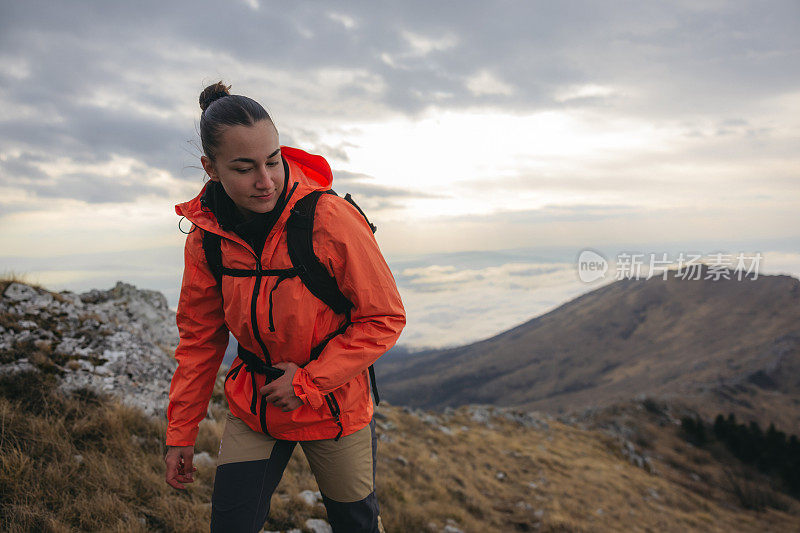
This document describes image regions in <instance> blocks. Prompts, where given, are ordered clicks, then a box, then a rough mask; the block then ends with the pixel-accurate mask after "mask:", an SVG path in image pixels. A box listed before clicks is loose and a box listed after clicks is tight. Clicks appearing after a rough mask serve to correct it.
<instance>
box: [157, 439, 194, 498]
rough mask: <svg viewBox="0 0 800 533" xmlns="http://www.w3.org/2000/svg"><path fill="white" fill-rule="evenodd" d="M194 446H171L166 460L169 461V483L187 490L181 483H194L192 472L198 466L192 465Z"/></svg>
mask: <svg viewBox="0 0 800 533" xmlns="http://www.w3.org/2000/svg"><path fill="white" fill-rule="evenodd" d="M193 457H194V446H169V447H168V448H167V455H166V456H164V462H166V463H167V484H169V485H171V486H173V487H175V488H176V489H183V490H185V489H186V487H185V486H183V485H181V483H193V482H194V479H193V477H192V474H193V473H194V472H195V471H197V468H195V467H193V466H192V458H193Z"/></svg>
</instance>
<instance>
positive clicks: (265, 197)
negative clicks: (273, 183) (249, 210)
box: [253, 194, 272, 200]
mask: <svg viewBox="0 0 800 533" xmlns="http://www.w3.org/2000/svg"><path fill="white" fill-rule="evenodd" d="M253 198H259V199H261V200H269V199H270V198H272V194H261V195H253Z"/></svg>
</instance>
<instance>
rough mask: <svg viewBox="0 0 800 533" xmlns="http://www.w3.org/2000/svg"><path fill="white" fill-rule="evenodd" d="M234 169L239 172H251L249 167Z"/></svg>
mask: <svg viewBox="0 0 800 533" xmlns="http://www.w3.org/2000/svg"><path fill="white" fill-rule="evenodd" d="M233 170H235V171H236V172H238V173H239V174H244V173H245V172H249V171H250V169H249V168H234V169H233Z"/></svg>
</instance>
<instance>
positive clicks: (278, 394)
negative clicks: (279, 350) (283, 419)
mask: <svg viewBox="0 0 800 533" xmlns="http://www.w3.org/2000/svg"><path fill="white" fill-rule="evenodd" d="M273 366H274V367H275V368H280V369H281V370H283V375H282V376H281V377H279V378H277V379H274V380H272V381H270V382H269V383H267V384H266V385H264V386H263V387H261V389H259V392H260V393H261V394H262V395H263V396H264V400H265V401H268V402H272V403H274V404H275V405H276V406H278V407H280V408H281V410H282V411H294V410H295V409H297V408H298V407H300V406H301V405H303V400H301V399H300V398H298V397H297V395H296V394H295V393H294V386H292V379H294V373H295V372H296V371H297V368H298V366H297V365H296V364H294V363H275V364H274V365H273Z"/></svg>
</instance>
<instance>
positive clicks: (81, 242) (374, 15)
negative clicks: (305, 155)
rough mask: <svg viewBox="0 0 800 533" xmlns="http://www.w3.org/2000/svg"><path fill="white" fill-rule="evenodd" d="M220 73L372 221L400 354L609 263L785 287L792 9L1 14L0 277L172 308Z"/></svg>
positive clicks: (329, 8)
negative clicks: (638, 262) (744, 260)
mask: <svg viewBox="0 0 800 533" xmlns="http://www.w3.org/2000/svg"><path fill="white" fill-rule="evenodd" d="M220 79H222V80H224V81H225V82H226V83H228V84H231V85H232V91H233V92H234V93H237V94H244V95H247V96H250V97H252V98H255V99H256V100H258V101H260V102H261V103H262V104H264V106H265V107H266V108H267V110H268V111H269V112H270V114H271V115H272V116H273V118H274V120H275V122H276V124H277V127H278V129H279V131H280V138H281V143H282V144H285V145H290V146H297V147H300V148H303V149H305V150H307V151H310V152H314V153H319V154H322V155H324V156H325V157H326V158H327V159H328V161H329V162H330V163H331V166H332V168H333V169H334V175H335V177H334V188H335V189H336V190H337V191H340V192H351V193H353V195H354V196H355V198H356V199H357V201H358V202H359V203H360V204H361V205H362V207H364V209H365V210H366V211H367V212H368V214H369V216H370V218H371V219H372V220H373V221H374V222H375V223H376V224H377V225H378V228H379V230H378V233H377V234H376V238H377V239H378V241H379V243H380V245H381V248H382V250H383V251H384V254H385V255H386V257H387V260H388V261H389V263H390V266H391V267H392V269H393V272H395V276H396V278H397V280H398V284H399V286H400V289H401V293H402V295H403V298H404V302H405V304H406V308H407V311H408V315H409V321H408V326H407V328H406V331H405V332H404V334H403V337H401V341H400V343H401V344H406V345H407V346H409V347H419V346H441V345H446V344H456V343H461V342H468V341H472V340H475V339H477V338H481V337H485V336H487V335H491V334H494V333H497V332H499V331H501V330H503V329H507V328H509V327H512V326H514V325H516V324H518V323H519V322H522V321H524V320H526V319H529V318H531V317H533V316H535V315H537V314H540V313H541V312H544V311H547V310H549V309H552V308H554V307H556V306H558V305H560V304H561V303H564V302H565V301H567V300H569V299H570V298H573V297H574V296H577V295H579V294H581V293H583V292H586V291H587V290H592V289H594V288H596V287H597V283H605V282H610V281H613V279H612V277H611V275H612V274H613V270H614V267H613V265H614V264H615V257H618V255H619V254H621V253H633V252H639V253H643V254H659V255H660V254H662V253H668V254H670V258H672V257H677V256H678V254H680V253H681V252H694V253H696V254H700V255H703V256H711V254H715V253H729V254H734V255H735V254H737V253H745V254H756V253H759V254H761V256H762V257H763V259H762V260H761V262H760V272H763V273H787V274H791V275H794V276H800V254H798V251H800V229H798V227H799V226H798V214H797V213H798V212H800V156H799V155H798V147H799V146H800V4H798V2H796V1H786V2H779V1H775V2H735V1H702V0H692V1H686V2H641V1H631V2H572V1H563V2H522V1H518V2H512V1H481V2H477V1H476V2H429V1H426V2H415V1H406V2H392V3H388V2H386V3H384V2H322V1H315V2H292V3H288V2H280V3H278V2H266V1H259V0H247V1H240V2H227V3H222V2H214V3H205V2H196V1H193V2H188V1H185V2H180V1H175V2H146V1H142V2H103V3H98V2H79V1H74V2H36V1H26V2H10V1H2V2H0V98H1V99H2V106H0V270H3V271H4V272H11V273H17V274H24V275H25V276H27V278H28V279H30V280H31V281H36V282H39V283H42V284H43V285H45V286H46V287H48V288H52V289H55V290H61V289H70V290H85V289H88V288H92V287H97V288H106V287H109V286H111V285H113V284H114V283H115V282H116V281H117V280H124V281H127V282H131V283H134V284H136V285H137V286H139V287H143V288H151V289H157V290H160V291H163V292H164V293H165V294H166V295H167V297H168V299H169V301H170V303H171V305H173V306H174V305H175V304H176V302H177V297H178V287H179V285H180V278H181V273H182V264H181V261H182V246H183V241H184V238H185V237H184V235H183V234H182V233H180V232H179V230H178V225H177V224H178V217H177V216H176V215H175V213H174V209H173V206H174V204H176V203H179V202H182V201H185V200H188V199H190V198H192V197H193V196H195V195H196V194H197V192H198V191H199V190H200V188H201V187H202V185H203V172H202V169H201V168H200V167H199V156H200V155H201V152H200V150H199V148H198V147H199V137H198V133H197V131H198V123H199V116H200V109H199V107H198V105H197V97H198V95H199V93H200V91H201V90H202V89H203V87H205V86H206V85H208V84H210V83H213V82H216V81H218V80H220ZM585 249H591V250H594V251H596V252H598V253H600V254H601V255H603V256H604V257H606V258H608V259H609V261H611V263H612V267H611V269H610V270H609V274H608V275H607V276H606V277H605V278H604V279H601V280H598V281H597V282H595V283H593V284H592V283H584V282H582V281H581V280H580V279H579V277H578V274H577V268H576V260H577V257H578V256H579V254H580V252H581V251H582V250H585Z"/></svg>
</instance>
